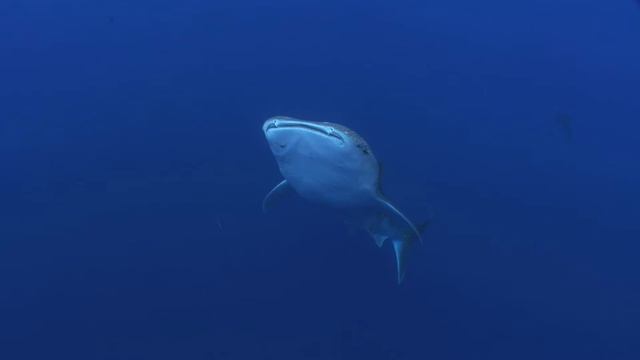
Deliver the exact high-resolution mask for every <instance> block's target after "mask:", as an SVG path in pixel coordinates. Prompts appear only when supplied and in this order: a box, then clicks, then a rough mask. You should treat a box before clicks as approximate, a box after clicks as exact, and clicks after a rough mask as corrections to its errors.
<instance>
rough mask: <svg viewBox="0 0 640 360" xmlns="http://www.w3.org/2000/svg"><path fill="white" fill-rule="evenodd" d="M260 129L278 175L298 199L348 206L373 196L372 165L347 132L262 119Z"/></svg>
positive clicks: (310, 123)
mask: <svg viewBox="0 0 640 360" xmlns="http://www.w3.org/2000/svg"><path fill="white" fill-rule="evenodd" d="M262 130H263V132H264V135H265V138H266V139H267V142H268V143H269V147H270V148H271V152H272V153H273V155H274V157H275V159H276V162H277V163H278V166H279V167H280V172H281V173H282V175H283V176H284V177H285V179H287V180H288V181H289V183H290V185H291V186H292V187H293V188H294V189H296V190H297V191H298V193H300V195H302V196H303V197H306V198H310V199H313V200H319V201H321V202H327V203H331V204H333V205H340V204H347V205H348V204H351V203H352V202H354V201H358V200H357V198H364V197H366V196H368V197H370V192H372V191H373V192H375V191H376V189H377V182H378V175H379V168H378V163H377V161H376V159H375V157H374V156H373V153H372V152H371V150H370V148H369V146H368V145H367V143H366V142H365V141H364V139H362V138H361V137H360V136H359V135H358V134H356V133H355V132H353V131H352V130H350V129H348V128H346V127H344V126H341V125H338V124H333V123H327V122H314V121H306V120H299V119H294V118H289V117H283V116H277V117H272V118H270V119H268V120H267V121H266V122H265V123H264V125H263V126H262ZM366 192H369V193H368V194H366V195H365V193H366Z"/></svg>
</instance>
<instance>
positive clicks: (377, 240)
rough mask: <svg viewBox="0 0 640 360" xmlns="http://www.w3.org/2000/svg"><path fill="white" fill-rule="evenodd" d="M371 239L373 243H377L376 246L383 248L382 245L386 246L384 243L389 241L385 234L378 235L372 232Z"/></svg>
mask: <svg viewBox="0 0 640 360" xmlns="http://www.w3.org/2000/svg"><path fill="white" fill-rule="evenodd" d="M370 234H371V237H372V238H373V241H375V243H376V245H377V246H378V247H382V245H384V241H385V240H387V238H388V237H387V236H386V235H383V234H377V233H372V232H370Z"/></svg>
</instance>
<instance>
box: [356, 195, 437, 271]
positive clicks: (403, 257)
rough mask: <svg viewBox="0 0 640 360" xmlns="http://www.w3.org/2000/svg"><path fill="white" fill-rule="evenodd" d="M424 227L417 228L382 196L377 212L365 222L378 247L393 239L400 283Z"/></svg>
mask: <svg viewBox="0 0 640 360" xmlns="http://www.w3.org/2000/svg"><path fill="white" fill-rule="evenodd" d="M424 227H426V226H424ZM424 227H423V226H420V229H418V228H416V226H414V225H413V223H411V221H409V219H407V217H405V216H404V215H403V214H402V213H401V212H400V211H399V210H398V209H397V208H395V207H394V206H393V205H391V204H390V203H389V202H388V201H386V200H384V199H382V198H381V199H380V206H379V207H378V208H377V210H376V214H375V215H374V216H373V217H371V218H369V219H368V220H367V221H366V222H365V228H366V230H367V231H368V232H369V234H370V235H371V237H373V239H374V241H375V243H376V245H378V247H381V246H382V245H383V244H384V242H385V241H386V240H391V242H392V245H393V250H394V253H395V258H396V271H397V275H398V283H402V281H403V280H404V276H405V273H406V269H407V259H408V258H409V255H410V252H411V248H412V247H413V245H414V243H415V242H416V240H418V241H420V242H422V238H421V235H420V234H421V232H422V231H423V230H424Z"/></svg>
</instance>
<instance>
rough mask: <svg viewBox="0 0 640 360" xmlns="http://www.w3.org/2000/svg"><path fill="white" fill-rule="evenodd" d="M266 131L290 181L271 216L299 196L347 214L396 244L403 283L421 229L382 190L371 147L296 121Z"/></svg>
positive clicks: (278, 193)
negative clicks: (290, 198) (284, 202)
mask: <svg viewBox="0 0 640 360" xmlns="http://www.w3.org/2000/svg"><path fill="white" fill-rule="evenodd" d="M262 130H263V132H264V135H265V137H266V139H267V142H268V143H269V147H270V148H271V151H272V153H273V155H274V157H275V160H276V162H277V163H278V167H279V169H280V173H281V174H282V176H283V177H284V180H283V181H282V182H280V183H279V184H278V185H276V187H275V188H273V190H271V192H269V193H268V194H267V196H266V197H265V199H264V202H263V208H264V209H265V210H266V209H267V208H268V207H269V206H270V205H271V204H272V203H274V202H276V201H277V199H278V198H280V197H282V196H284V195H286V194H289V193H297V194H298V195H300V196H301V197H303V198H305V199H307V200H309V201H312V202H315V203H319V204H324V205H327V206H330V207H333V208H338V209H343V210H346V211H347V212H348V213H350V214H358V215H357V216H355V219H356V220H357V222H358V223H359V224H360V225H361V227H363V228H364V229H365V230H366V231H367V232H369V234H370V235H371V236H372V237H373V239H374V241H375V243H376V244H377V245H378V246H379V247H381V246H382V245H383V244H384V242H385V241H386V240H390V241H391V242H392V244H393V248H394V251H395V256H396V267H397V275H398V282H402V280H403V279H404V275H405V271H406V258H407V256H408V252H409V249H410V248H411V246H412V245H413V244H414V243H415V242H416V241H417V240H421V237H420V233H419V232H418V230H417V229H416V227H415V226H414V225H413V224H412V223H411V221H409V219H407V218H406V217H405V216H404V215H403V214H402V213H401V212H400V211H399V210H398V209H397V208H396V207H395V206H394V205H392V204H391V203H390V202H389V201H388V200H387V199H385V197H384V196H383V195H382V192H381V190H380V165H379V164H378V161H377V160H376V158H375V156H374V154H373V152H372V150H371V148H370V147H369V145H368V144H367V142H366V141H365V140H364V139H363V138H362V137H361V136H359V135H358V134H357V133H355V132H354V131H353V130H350V129H348V128H346V127H345V126H342V125H339V124H334V123H328V122H314V121H306V120H300V119H294V118H290V117H283V116H278V117H273V118H270V119H268V120H267V121H266V122H265V123H264V125H263V127H262Z"/></svg>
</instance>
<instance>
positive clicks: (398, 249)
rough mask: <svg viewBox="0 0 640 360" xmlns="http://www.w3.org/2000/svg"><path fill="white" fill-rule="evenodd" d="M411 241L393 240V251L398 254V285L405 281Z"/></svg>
mask: <svg viewBox="0 0 640 360" xmlns="http://www.w3.org/2000/svg"><path fill="white" fill-rule="evenodd" d="M410 246H411V244H410V242H409V241H406V240H402V239H393V250H394V252H395V253H396V269H397V272H398V284H401V283H402V280H404V274H405V272H406V270H407V257H408V255H409V247H410Z"/></svg>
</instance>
